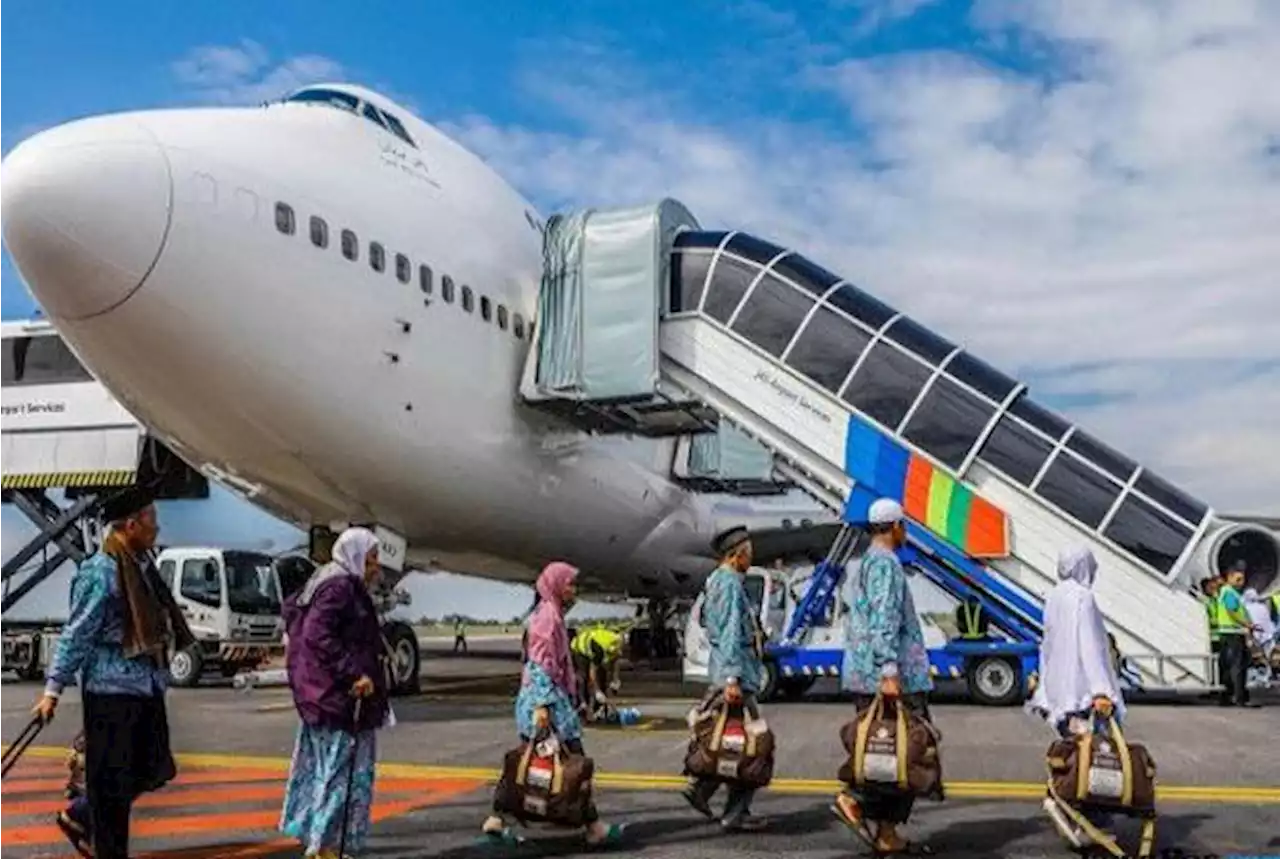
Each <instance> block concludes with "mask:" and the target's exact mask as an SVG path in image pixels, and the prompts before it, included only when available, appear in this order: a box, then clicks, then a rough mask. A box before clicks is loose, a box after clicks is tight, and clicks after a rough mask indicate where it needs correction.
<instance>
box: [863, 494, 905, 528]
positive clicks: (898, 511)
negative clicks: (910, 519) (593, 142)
mask: <svg viewBox="0 0 1280 859" xmlns="http://www.w3.org/2000/svg"><path fill="white" fill-rule="evenodd" d="M902 515H903V514H902V505H901V504H899V503H898V502H897V501H894V500H893V499H892V498H881V499H879V500H878V501H875V502H873V503H872V505H871V509H870V510H868V511H867V522H869V523H870V524H872V525H892V524H893V523H895V522H901V521H902Z"/></svg>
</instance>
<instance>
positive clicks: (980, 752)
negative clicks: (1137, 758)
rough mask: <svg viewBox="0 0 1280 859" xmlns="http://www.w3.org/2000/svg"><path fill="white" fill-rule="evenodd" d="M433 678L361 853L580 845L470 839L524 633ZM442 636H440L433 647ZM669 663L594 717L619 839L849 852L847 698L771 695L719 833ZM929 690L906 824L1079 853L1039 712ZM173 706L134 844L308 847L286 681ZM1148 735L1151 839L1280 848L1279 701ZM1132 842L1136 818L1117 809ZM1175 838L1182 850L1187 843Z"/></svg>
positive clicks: (22, 802)
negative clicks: (844, 815)
mask: <svg viewBox="0 0 1280 859" xmlns="http://www.w3.org/2000/svg"><path fill="white" fill-rule="evenodd" d="M423 643H424V644H425V645H426V646H427V647H428V648H429V651H428V653H427V654H426V657H427V658H426V659H425V661H424V681H423V685H424V690H423V693H422V694H420V695H416V696H412V697H408V698H397V699H395V701H394V704H393V706H394V710H395V714H396V719H397V725H396V726H395V727H394V728H391V729H388V730H385V731H382V732H381V733H380V734H379V736H378V758H379V761H380V762H381V763H380V769H379V781H378V790H377V797H376V801H375V806H374V824H373V829H372V833H371V837H370V841H369V843H368V844H367V845H366V847H365V849H364V851H363V852H362V855H365V856H377V857H386V859H392V857H449V858H450V859H452V857H458V859H461V857H494V859H499V857H519V859H523V857H531V858H532V857H544V856H570V855H577V854H580V853H587V852H588V851H587V850H586V848H585V847H584V845H583V843H582V841H581V838H580V837H578V836H576V835H574V834H572V833H569V834H566V833H562V832H555V831H536V830H530V831H528V832H526V835H527V836H528V841H527V842H526V844H524V845H522V846H520V847H514V848H495V847H491V846H489V845H487V844H483V843H481V842H480V841H479V839H478V835H479V826H480V823H481V821H482V820H483V819H484V817H485V815H486V813H487V809H488V805H489V801H490V796H491V790H492V780H493V779H494V778H495V777H496V774H497V767H498V765H499V763H500V761H501V758H502V754H503V752H505V751H506V750H507V749H508V748H509V747H511V746H512V745H514V742H515V738H514V735H513V733H514V731H513V724H512V715H511V690H512V689H513V688H514V684H515V682H516V681H515V670H516V668H517V666H516V663H515V661H514V658H513V651H514V649H515V647H517V646H518V642H511V641H508V640H505V639H488V640H483V639H472V640H471V645H472V648H471V650H472V652H471V653H469V654H468V655H466V656H453V655H451V654H449V653H448V652H447V651H448V649H449V647H450V646H451V644H452V642H451V641H448V640H427V641H424V642H423ZM442 651H444V652H442ZM38 691H39V688H38V686H36V685H35V684H25V683H8V682H6V683H5V684H4V687H3V701H2V703H0V713H2V718H0V730H2V731H3V736H4V737H5V739H7V740H8V739H12V738H13V737H15V736H17V734H18V732H19V731H20V730H21V729H22V727H23V725H24V724H25V723H26V721H27V720H28V718H29V710H30V706H31V703H32V701H33V699H34V697H35V695H36V694H37V693H38ZM698 691H700V690H698V689H697V688H696V687H687V686H685V685H683V684H681V683H680V682H679V681H678V679H677V678H674V677H673V676H671V675H670V674H664V673H654V672H645V671H636V672H631V673H628V674H626V675H624V688H623V693H622V696H621V701H620V703H624V704H627V705H631V706H636V707H638V708H639V709H640V710H641V712H642V713H643V719H642V721H641V723H640V724H638V725H636V726H632V727H627V728H617V727H612V728H606V727H601V728H588V729H587V735H586V737H585V742H586V746H587V750H588V752H589V753H590V754H591V755H592V757H593V758H595V760H596V768H597V773H599V776H598V778H597V785H598V793H599V799H598V804H599V806H600V808H601V811H602V813H603V814H604V816H605V817H606V818H607V819H609V820H615V821H618V822H623V823H626V824H628V828H627V843H626V845H625V846H624V847H622V848H620V850H618V851H616V852H617V853H618V854H619V855H628V856H646V857H671V859H686V857H688V859H695V857H696V859H704V857H705V859H711V857H720V856H725V857H728V856H734V857H754V856H780V855H781V856H788V857H796V859H820V857H837V856H839V857H845V856H854V855H860V854H865V852H866V851H865V849H864V848H862V847H861V844H860V843H859V842H857V841H856V840H855V839H854V838H853V837H852V836H851V835H850V834H849V833H848V832H847V831H846V830H844V829H843V828H842V827H841V826H840V825H839V824H838V823H837V822H836V821H835V819H834V818H833V817H832V816H831V814H830V811H829V809H828V805H829V803H830V800H831V797H832V795H833V793H834V792H835V790H836V784H835V782H834V774H835V770H836V768H837V766H838V765H839V763H840V761H841V757H842V755H843V749H842V748H841V746H840V744H839V740H838V739H837V732H838V730H839V728H840V726H841V724H842V723H843V722H844V721H846V720H847V719H848V718H849V717H850V716H851V712H850V708H849V705H848V704H847V703H843V702H841V701H839V700H838V698H837V696H835V695H832V694H830V692H827V694H823V692H822V690H818V694H817V695H815V696H812V699H806V700H805V701H802V702H796V703H779V704H775V705H773V706H770V707H768V708H767V709H766V714H765V715H766V717H767V718H768V720H769V722H770V725H771V727H772V728H773V730H774V732H775V734H776V735H777V737H778V741H779V752H778V765H777V769H776V775H775V781H774V784H773V785H772V786H771V787H770V788H769V789H768V790H767V791H764V792H762V793H761V794H760V795H759V796H758V797H757V800H756V803H755V811H756V812H757V813H759V814H763V815H765V816H767V817H769V818H770V821H771V826H770V828H769V830H768V831H766V832H764V833H753V834H750V835H746V834H744V835H723V834H722V833H720V831H719V829H718V827H716V826H714V825H712V824H710V823H708V822H707V821H705V820H704V819H702V818H700V817H698V816H697V815H695V814H694V813H693V812H692V811H690V810H689V808H688V807H687V806H686V805H685V804H684V803H683V801H682V800H681V799H680V798H679V796H678V795H677V794H676V793H675V791H676V790H677V789H678V788H679V787H680V786H681V785H682V784H683V780H682V779H681V778H680V777H679V772H680V767H681V762H682V758H683V752H684V749H685V745H686V736H687V735H686V729H685V728H684V723H683V717H684V714H685V712H686V711H687V710H688V707H689V704H690V700H691V698H692V696H693V695H695V694H697V692H698ZM937 701H938V703H936V704H935V705H934V706H933V708H932V709H933V713H934V718H935V721H936V722H937V724H938V725H939V727H940V728H941V730H942V732H943V740H942V755H943V761H944V772H945V774H946V783H947V801H946V802H944V803H923V802H922V803H919V804H918V805H917V807H916V812H915V814H914V815H913V817H912V821H911V824H910V826H909V827H908V830H907V834H908V835H909V837H911V838H913V839H914V840H916V841H917V842H924V843H927V844H928V845H929V846H930V847H932V848H933V849H934V850H935V851H936V853H937V855H940V856H954V857H984V859H986V857H1010V859H1013V857H1019V859H1021V857H1027V859H1030V857H1057V856H1063V857H1066V856H1070V855H1072V854H1071V853H1070V852H1068V850H1067V849H1066V847H1065V846H1064V845H1063V843H1062V842H1061V840H1060V839H1059V838H1058V836H1057V835H1056V834H1055V832H1054V831H1053V829H1052V827H1051V826H1050V824H1049V822H1048V820H1047V819H1046V818H1045V816H1044V814H1043V812H1042V811H1041V809H1040V801H1041V799H1042V798H1043V796H1044V768H1043V767H1044V764H1043V761H1044V751H1045V749H1046V747H1047V746H1048V743H1049V742H1050V740H1051V739H1052V737H1051V735H1050V734H1049V732H1048V729H1047V727H1046V726H1045V725H1043V724H1042V723H1040V722H1037V721H1036V720H1035V719H1033V718H1031V717H1030V716H1028V715H1026V714H1025V713H1023V712H1022V710H1021V709H1019V708H987V707H978V706H973V705H970V704H967V703H964V702H963V701H962V699H959V698H957V697H955V696H953V695H948V694H945V693H944V694H941V695H939V696H938V698H937ZM79 720H80V713H79V706H78V698H77V696H76V694H75V692H74V691H69V692H68V693H67V694H66V695H65V700H64V702H63V704H62V708H61V709H60V711H59V714H58V718H57V720H56V721H55V722H54V723H53V724H52V725H50V726H48V727H47V728H46V729H45V730H44V731H43V732H42V733H41V734H40V736H39V738H38V739H37V741H36V745H34V746H33V747H32V748H31V749H30V750H29V751H28V753H27V754H26V756H24V758H23V759H22V761H21V762H20V763H19V764H18V765H17V767H16V768H15V769H14V770H13V771H12V772H11V773H10V774H9V775H8V776H7V777H6V778H5V781H4V784H3V805H2V807H0V810H2V821H0V822H2V827H0V830H2V833H0V845H2V848H3V853H4V856H5V857H10V856H13V857H26V859H31V857H51V856H72V855H74V854H72V853H71V851H70V850H69V849H68V848H67V845H66V842H65V841H63V840H62V839H61V836H60V834H59V832H58V831H57V830H56V828H55V827H53V826H52V823H51V820H52V815H53V813H54V812H55V811H56V810H58V809H59V808H60V807H62V805H63V800H62V799H61V790H62V787H63V785H64V783H65V778H66V769H65V764H64V758H65V754H66V748H67V745H68V743H69V742H70V739H71V737H72V735H73V734H74V733H75V731H76V729H77V728H78V725H79ZM169 720H170V726H171V732H172V742H173V747H174V750H175V752H176V753H177V755H178V760H179V770H180V775H179V778H178V780H177V781H176V783H175V784H173V785H171V786H169V787H166V788H165V789H164V790H161V791H158V792H156V793H155V794H151V795H148V796H147V797H145V798H143V799H142V800H141V801H140V802H139V804H138V806H137V807H136V808H135V812H134V825H133V848H134V852H135V854H136V855H138V856H152V857H174V858H175V859H176V857H182V859H204V857H210V859H212V857H224V856H225V857H269V859H276V857H298V856H301V855H302V853H301V850H300V848H299V847H298V845H297V844H296V842H293V841H291V840H289V839H286V838H283V837H282V836H281V834H280V833H279V832H278V831H277V830H276V825H277V823H278V820H279V810H280V805H281V801H282V798H283V789H284V778H285V775H286V773H287V771H288V759H289V754H290V752H291V751H292V747H293V741H294V736H295V732H296V730H297V717H296V715H295V713H294V711H293V707H292V704H291V702H290V699H289V695H288V692H287V690H285V689H283V688H258V689H254V690H252V691H250V692H239V691H233V690H232V689H230V688H228V687H227V685H226V684H225V683H224V682H223V681H221V680H220V679H210V680H209V682H208V686H207V687H206V686H202V687H200V688H196V689H176V690H173V691H172V692H171V693H170V698H169ZM1126 734H1127V736H1128V737H1129V739H1130V740H1131V741H1136V742H1141V743H1144V744H1145V745H1147V747H1148V748H1149V749H1151V751H1152V754H1153V755H1154V756H1155V759H1156V761H1157V763H1158V766H1159V768H1160V775H1159V785H1160V794H1159V804H1160V809H1161V814H1160V830H1159V837H1158V846H1159V850H1158V852H1157V855H1164V856H1170V857H1172V856H1177V855H1182V856H1187V857H1189V856H1210V855H1213V856H1222V857H1226V856H1233V855H1235V856H1278V857H1280V755H1277V754H1276V752H1275V749H1276V748H1277V746H1276V743H1277V739H1278V738H1280V702H1275V704H1274V705H1273V706H1270V707H1266V708H1263V709H1256V710H1234V709H1221V708H1218V707H1216V706H1212V705H1205V704H1202V703H1191V704H1185V703H1184V704H1181V705H1175V704H1159V703H1154V704H1139V703H1134V704H1133V705H1132V706H1131V707H1130V711H1129V719H1128V726H1127V731H1126ZM1119 831H1120V833H1121V841H1122V843H1126V842H1127V843H1128V844H1130V845H1132V844H1134V843H1135V842H1134V840H1133V839H1134V838H1136V830H1135V829H1134V827H1133V826H1132V825H1126V824H1125V823H1121V825H1120V829H1119ZM1177 851H1181V853H1178V852H1177Z"/></svg>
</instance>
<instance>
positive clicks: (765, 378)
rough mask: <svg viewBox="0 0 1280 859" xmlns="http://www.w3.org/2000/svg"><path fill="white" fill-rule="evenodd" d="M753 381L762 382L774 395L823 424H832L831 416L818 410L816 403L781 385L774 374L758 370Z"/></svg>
mask: <svg viewBox="0 0 1280 859" xmlns="http://www.w3.org/2000/svg"><path fill="white" fill-rule="evenodd" d="M755 381H757V382H764V383H765V384H766V385H768V386H769V387H770V388H772V389H773V391H774V393H776V394H778V395H779V396H781V397H783V398H784V399H787V400H790V401H791V402H792V403H794V404H795V405H796V406H798V407H800V408H802V409H804V410H805V411H807V412H809V413H810V414H812V415H814V416H815V417H817V418H818V419H820V420H821V421H822V422H823V423H828V424H829V423H832V422H833V419H832V417H831V415H829V414H827V413H826V412H824V411H823V410H822V409H820V408H818V404H817V403H815V402H814V401H813V400H811V399H809V398H808V397H806V396H805V395H804V394H802V393H800V392H799V391H795V390H792V389H791V388H790V387H788V386H786V385H784V384H782V382H781V381H780V380H779V379H778V377H777V376H775V375H774V374H772V373H768V372H766V371H764V370H758V371H756V375H755Z"/></svg>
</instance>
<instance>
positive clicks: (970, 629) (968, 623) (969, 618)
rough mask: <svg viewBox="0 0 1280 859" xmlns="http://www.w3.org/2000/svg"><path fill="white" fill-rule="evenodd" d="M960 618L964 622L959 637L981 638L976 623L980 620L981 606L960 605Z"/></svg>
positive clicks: (965, 603) (971, 604) (973, 604)
mask: <svg viewBox="0 0 1280 859" xmlns="http://www.w3.org/2000/svg"><path fill="white" fill-rule="evenodd" d="M960 616H961V618H962V619H963V621H964V626H963V628H961V630H960V637H961V638H970V639H973V638H982V630H981V628H980V627H979V625H978V621H979V620H981V618H982V604H981V603H967V602H962V603H960Z"/></svg>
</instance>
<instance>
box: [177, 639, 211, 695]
mask: <svg viewBox="0 0 1280 859" xmlns="http://www.w3.org/2000/svg"><path fill="white" fill-rule="evenodd" d="M203 671H204V655H203V654H202V653H201V652H200V645H199V644H193V645H191V646H190V647H187V648H184V649H183V650H176V651H174V653H173V656H171V657H170V658H169V677H170V679H172V680H173V685H174V686H195V685H196V684H197V683H199V682H200V674H201V673H202V672H203Z"/></svg>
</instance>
